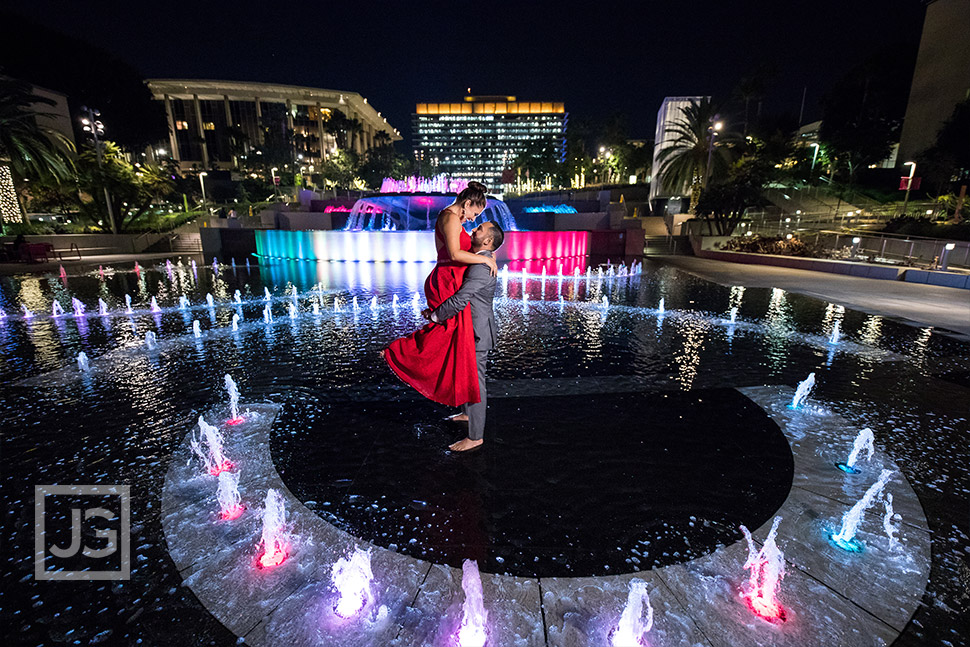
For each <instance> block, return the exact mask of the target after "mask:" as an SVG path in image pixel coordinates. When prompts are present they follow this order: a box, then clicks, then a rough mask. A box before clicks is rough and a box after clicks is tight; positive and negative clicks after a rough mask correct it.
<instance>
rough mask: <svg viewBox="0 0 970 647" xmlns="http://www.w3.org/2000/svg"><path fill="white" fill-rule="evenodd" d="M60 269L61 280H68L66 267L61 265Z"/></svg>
mask: <svg viewBox="0 0 970 647" xmlns="http://www.w3.org/2000/svg"><path fill="white" fill-rule="evenodd" d="M59 267H60V268H61V278H62V279H66V278H67V272H65V271H64V266H63V265H61V266H59Z"/></svg>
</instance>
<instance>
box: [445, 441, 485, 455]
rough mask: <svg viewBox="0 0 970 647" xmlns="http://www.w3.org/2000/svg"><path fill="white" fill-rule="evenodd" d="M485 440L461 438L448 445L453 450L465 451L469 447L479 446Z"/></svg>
mask: <svg viewBox="0 0 970 647" xmlns="http://www.w3.org/2000/svg"><path fill="white" fill-rule="evenodd" d="M483 442H485V441H484V440H472V439H471V438H462V439H461V440H459V441H458V442H457V443H453V444H451V445H449V446H448V449H450V450H451V451H453V452H467V451H468V450H469V449H475V448H476V447H480V446H481V444H482V443H483Z"/></svg>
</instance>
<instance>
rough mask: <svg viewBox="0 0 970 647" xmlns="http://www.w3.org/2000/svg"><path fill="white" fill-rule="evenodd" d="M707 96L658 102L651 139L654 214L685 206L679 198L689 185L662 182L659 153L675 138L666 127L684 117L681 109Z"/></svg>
mask: <svg viewBox="0 0 970 647" xmlns="http://www.w3.org/2000/svg"><path fill="white" fill-rule="evenodd" d="M707 98H709V97H705V96H697V97H666V98H664V100H663V103H662V104H660V110H658V111H657V130H656V134H655V135H654V140H653V142H654V144H653V177H651V179H650V204H651V206H652V207H653V209H654V213H655V215H663V214H664V212H665V210H669V209H673V211H672V213H680V212H681V211H682V210H683V209H684V208H685V207H684V205H683V204H682V202H683V201H682V200H681V199H680V198H682V197H683V196H686V195H687V194H688V191H689V189H690V187H687V186H681V187H671V186H667V185H665V184H664V181H663V174H662V173H661V172H660V168H661V166H662V165H663V164H662V163H661V161H660V153H661V152H662V151H663V149H665V148H667V147H669V146H670V145H671V143H672V142H673V141H674V140H675V139H676V136H675V135H672V134H671V133H669V132H668V129H669V128H670V127H671V126H672V125H674V124H675V123H677V122H678V121H680V120H682V119H683V118H684V113H683V109H684V108H686V107H688V106H689V105H690V104H691V102H692V101H695V102H696V101H701V100H703V99H707Z"/></svg>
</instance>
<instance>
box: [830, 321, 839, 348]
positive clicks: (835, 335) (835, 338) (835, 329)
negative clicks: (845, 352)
mask: <svg viewBox="0 0 970 647" xmlns="http://www.w3.org/2000/svg"><path fill="white" fill-rule="evenodd" d="M829 343H830V344H832V345H835V344H838V343H839V321H838V319H836V320H835V324H834V325H833V326H832V335H831V336H830V337H829Z"/></svg>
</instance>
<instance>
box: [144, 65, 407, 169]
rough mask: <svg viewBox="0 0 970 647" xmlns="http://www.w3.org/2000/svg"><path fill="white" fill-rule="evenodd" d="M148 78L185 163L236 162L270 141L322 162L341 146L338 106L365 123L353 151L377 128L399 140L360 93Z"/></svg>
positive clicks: (174, 150) (175, 151)
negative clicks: (332, 122)
mask: <svg viewBox="0 0 970 647" xmlns="http://www.w3.org/2000/svg"><path fill="white" fill-rule="evenodd" d="M147 83H148V87H149V88H150V89H151V91H152V94H153V95H154V97H155V99H157V100H158V101H163V102H164V103H165V112H166V114H167V116H168V128H169V146H170V147H171V155H172V157H173V158H174V159H175V160H176V161H178V162H179V164H180V166H181V167H182V169H183V170H187V169H190V168H192V167H193V166H195V167H197V168H213V167H215V168H223V169H228V168H233V167H236V166H239V165H240V158H245V159H249V158H250V156H256V155H260V154H262V153H263V148H264V147H266V146H268V145H270V146H271V145H277V146H278V145H284V146H287V147H291V148H292V156H293V161H294V162H295V163H301V164H302V163H306V164H314V163H316V164H319V163H321V162H323V161H324V160H326V159H327V158H328V157H329V156H330V155H332V154H333V153H334V152H336V150H337V142H336V138H335V136H334V135H333V134H331V133H328V132H327V130H326V126H325V124H326V121H327V120H328V119H329V117H330V115H331V113H332V112H333V111H335V110H339V111H340V112H342V113H343V114H344V115H345V116H346V117H347V118H348V119H357V120H358V121H360V122H361V125H362V127H363V130H362V132H359V133H352V134H350V135H349V136H348V140H349V141H348V142H347V146H348V148H350V149H352V150H354V151H355V152H358V153H362V152H364V151H365V150H367V149H368V148H370V147H372V146H374V142H375V136H376V135H377V133H379V132H383V133H386V134H387V136H388V137H389V138H390V140H391V141H397V140H400V139H401V134H400V133H399V132H398V131H397V129H395V128H394V127H392V126H391V125H390V124H388V123H387V119H386V118H384V116H383V115H382V114H381V113H380V112H378V111H377V110H376V109H375V108H374V107H373V106H371V105H370V104H369V103H368V102H367V99H365V98H364V97H362V96H361V95H360V94H358V93H356V92H345V91H341V90H326V89H321V88H309V87H302V86H294V85H278V84H271V83H249V82H242V81H212V80H194V79H149V80H148V82H147ZM288 133H292V135H293V137H292V141H288V139H289V138H288V137H287V135H288Z"/></svg>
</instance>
